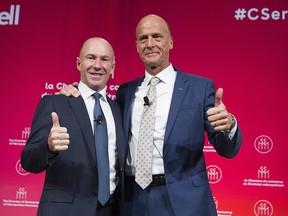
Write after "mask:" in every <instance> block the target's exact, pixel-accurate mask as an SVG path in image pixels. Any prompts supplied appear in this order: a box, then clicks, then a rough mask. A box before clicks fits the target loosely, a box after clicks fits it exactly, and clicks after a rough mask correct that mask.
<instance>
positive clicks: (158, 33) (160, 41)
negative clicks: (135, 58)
mask: <svg viewBox="0 0 288 216" xmlns="http://www.w3.org/2000/svg"><path fill="white" fill-rule="evenodd" d="M136 47H137V52H138V53H139V56H140V58H141V59H142V61H143V62H144V65H145V69H146V71H147V72H148V73H150V74H151V75H156V74H157V73H159V72H160V71H162V70H163V69H165V68H166V67H168V66H169V64H170V62H169V51H170V49H172V48H173V38H172V37H171V34H170V30H169V27H168V25H167V23H166V22H165V20H164V19H162V18H161V17H159V16H156V15H148V16H146V17H144V18H142V19H141V20H140V22H139V23H138V25H137V28H136Z"/></svg>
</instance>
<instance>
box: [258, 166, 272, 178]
mask: <svg viewBox="0 0 288 216" xmlns="http://www.w3.org/2000/svg"><path fill="white" fill-rule="evenodd" d="M258 178H262V179H263V178H268V179H269V178H270V171H269V170H267V167H266V166H261V167H260V169H259V170H258Z"/></svg>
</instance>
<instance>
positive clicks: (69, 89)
mask: <svg viewBox="0 0 288 216" xmlns="http://www.w3.org/2000/svg"><path fill="white" fill-rule="evenodd" d="M76 86H78V82H74V83H73V84H72V85H71V84H70V85H67V86H65V87H64V88H62V89H61V91H60V92H56V93H55V94H57V95H58V94H63V95H65V96H73V97H75V98H77V97H79V96H80V95H81V94H80V92H79V90H78V89H77V88H75V87H76Z"/></svg>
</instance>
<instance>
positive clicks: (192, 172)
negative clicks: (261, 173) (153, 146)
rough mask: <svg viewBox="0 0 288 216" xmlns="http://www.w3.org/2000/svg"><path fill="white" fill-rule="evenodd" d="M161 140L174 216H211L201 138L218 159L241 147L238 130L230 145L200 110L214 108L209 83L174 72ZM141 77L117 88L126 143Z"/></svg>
mask: <svg viewBox="0 0 288 216" xmlns="http://www.w3.org/2000/svg"><path fill="white" fill-rule="evenodd" d="M174 69H175V70H176V71H177V77H176V81H175V86H174V91H173V96H172V101H171V106H170V111H169V115H168V120H167V125H166V131H165V136H164V146H163V160H164V170H165V173H164V174H165V179H166V186H167V190H168V194H169V200H170V202H171V204H172V207H173V209H174V212H175V214H176V215H177V216H178V215H199V216H200V215H205V216H209V215H217V213H216V209H215V205H214V201H213V196H212V193H211V190H210V185H209V181H208V177H207V171H206V164H205V160H204V155H203V147H204V139H205V136H204V133H205V131H206V132H207V134H208V137H209V141H210V143H211V144H213V145H214V147H215V149H216V151H217V152H218V154H219V155H221V156H224V157H227V158H232V157H234V156H235V155H236V154H237V153H238V151H239V149H240V146H241V143H242V134H241V131H240V128H239V127H238V129H237V132H236V134H235V136H234V139H233V140H232V141H231V140H230V139H229V138H228V137H227V136H225V135H224V133H222V132H216V131H215V130H214V129H213V128H212V127H211V126H210V123H209V122H208V120H207V116H206V111H207V110H208V109H209V108H212V107H214V104H215V89H214V84H213V81H212V80H210V79H207V78H203V77H199V76H195V75H192V74H186V73H183V72H181V71H179V70H178V69H176V68H174ZM143 78H144V77H142V78H139V79H136V80H134V81H131V82H128V83H125V84H123V85H121V86H120V87H119V89H118V91H117V100H118V102H119V104H120V105H121V107H122V110H123V124H124V132H125V137H126V140H129V135H130V134H129V127H130V122H131V105H132V103H133V101H134V97H135V92H136V91H137V88H138V86H139V85H140V84H141V82H142V80H143Z"/></svg>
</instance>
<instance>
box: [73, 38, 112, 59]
mask: <svg viewBox="0 0 288 216" xmlns="http://www.w3.org/2000/svg"><path fill="white" fill-rule="evenodd" d="M91 49H94V50H97V51H98V52H99V51H100V52H102V53H106V54H108V55H109V57H110V58H111V59H112V60H113V62H115V54H114V50H113V47H112V46H111V44H110V43H109V42H108V41H107V40H105V39H104V38H100V37H93V38H89V39H88V40H86V41H85V42H84V43H83V45H82V47H81V49H80V53H79V57H80V58H81V57H83V56H84V55H86V52H87V50H91Z"/></svg>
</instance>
